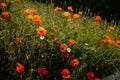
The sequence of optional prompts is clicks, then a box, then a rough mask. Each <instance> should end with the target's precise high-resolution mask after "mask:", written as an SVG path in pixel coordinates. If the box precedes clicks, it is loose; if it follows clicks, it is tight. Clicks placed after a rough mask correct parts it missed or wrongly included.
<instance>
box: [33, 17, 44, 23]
mask: <svg viewBox="0 0 120 80" xmlns="http://www.w3.org/2000/svg"><path fill="white" fill-rule="evenodd" d="M32 21H33V22H35V23H38V24H41V23H42V21H41V19H40V16H38V15H35V16H33V17H32Z"/></svg>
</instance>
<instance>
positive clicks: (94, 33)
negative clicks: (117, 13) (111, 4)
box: [0, 0, 120, 80]
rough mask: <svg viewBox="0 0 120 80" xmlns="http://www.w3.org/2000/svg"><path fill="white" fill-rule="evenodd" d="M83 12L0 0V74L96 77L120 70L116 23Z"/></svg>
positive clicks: (48, 79) (41, 78)
mask: <svg viewBox="0 0 120 80" xmlns="http://www.w3.org/2000/svg"><path fill="white" fill-rule="evenodd" d="M87 14H90V13H89V12H87V11H86V12H83V11H79V12H78V13H75V12H74V10H73V9H72V6H67V10H63V9H62V8H61V7H54V4H53V3H50V4H48V5H46V4H44V3H39V2H36V1H32V0H11V1H10V0H2V1H0V64H1V66H0V80H102V78H104V77H106V76H107V75H110V74H112V73H114V72H116V71H120V67H119V66H120V25H119V24H118V25H115V24H113V23H112V22H111V23H107V22H106V21H105V20H102V17H101V16H99V15H95V16H94V17H91V16H89V17H87V16H86V15H87Z"/></svg>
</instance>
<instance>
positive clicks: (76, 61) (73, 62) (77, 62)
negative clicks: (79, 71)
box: [70, 58, 79, 67]
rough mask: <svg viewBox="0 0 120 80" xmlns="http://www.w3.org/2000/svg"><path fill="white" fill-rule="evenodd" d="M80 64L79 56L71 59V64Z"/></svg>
mask: <svg viewBox="0 0 120 80" xmlns="http://www.w3.org/2000/svg"><path fill="white" fill-rule="evenodd" d="M78 64H79V60H78V59H77V58H74V59H72V60H71V61H70V65H71V66H74V67H75V66H77V65H78Z"/></svg>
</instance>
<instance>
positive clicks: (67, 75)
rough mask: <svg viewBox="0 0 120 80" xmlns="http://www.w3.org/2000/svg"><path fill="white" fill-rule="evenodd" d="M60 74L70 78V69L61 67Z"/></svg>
mask: <svg viewBox="0 0 120 80" xmlns="http://www.w3.org/2000/svg"><path fill="white" fill-rule="evenodd" d="M61 75H62V77H63V78H70V71H69V70H68V69H63V70H62V71H61Z"/></svg>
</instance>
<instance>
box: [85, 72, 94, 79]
mask: <svg viewBox="0 0 120 80" xmlns="http://www.w3.org/2000/svg"><path fill="white" fill-rule="evenodd" d="M86 76H87V78H88V79H90V80H91V79H93V78H94V73H93V72H91V71H90V72H87V73H86Z"/></svg>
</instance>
